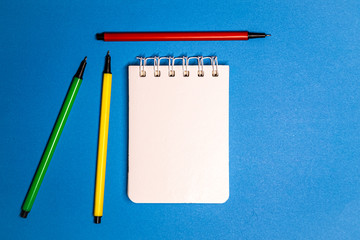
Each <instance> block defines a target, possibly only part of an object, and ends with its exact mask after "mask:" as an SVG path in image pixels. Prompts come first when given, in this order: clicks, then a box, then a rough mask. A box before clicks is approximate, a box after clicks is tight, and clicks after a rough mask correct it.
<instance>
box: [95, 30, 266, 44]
mask: <svg viewBox="0 0 360 240" xmlns="http://www.w3.org/2000/svg"><path fill="white" fill-rule="evenodd" d="M267 36H271V35H270V34H265V33H253V32H246V31H238V32H235V31H233V32H231V31H230V32H103V33H98V34H96V39H97V40H104V41H105V42H114V41H121V42H125V41H222V40H249V39H252V38H264V37H267Z"/></svg>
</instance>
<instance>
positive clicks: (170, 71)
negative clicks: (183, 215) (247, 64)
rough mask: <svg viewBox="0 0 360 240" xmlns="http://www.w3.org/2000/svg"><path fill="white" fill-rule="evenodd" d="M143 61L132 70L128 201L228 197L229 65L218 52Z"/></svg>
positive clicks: (207, 200)
mask: <svg viewBox="0 0 360 240" xmlns="http://www.w3.org/2000/svg"><path fill="white" fill-rule="evenodd" d="M139 59H140V64H139V65H137V66H129V68H128V71H129V153H128V154H129V156H128V157H129V165H128V196H129V198H130V200H131V201H133V202H135V203H224V202H226V201H227V199H228V197H229V66H226V65H218V61H217V58H216V57H180V58H173V57H161V58H160V57H152V58H139ZM194 62H195V64H196V65H189V63H194ZM163 64H165V65H163ZM178 64H179V65H178Z"/></svg>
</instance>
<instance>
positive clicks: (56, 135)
mask: <svg viewBox="0 0 360 240" xmlns="http://www.w3.org/2000/svg"><path fill="white" fill-rule="evenodd" d="M86 59H87V58H86V57H85V58H84V60H83V61H82V62H81V64H80V67H79V69H78V71H77V72H76V74H75V75H74V78H73V80H72V82H71V85H70V88H69V90H68V93H67V95H66V97H65V100H64V103H63V105H62V107H61V110H60V113H59V116H58V118H57V119H56V122H55V126H54V128H53V130H52V132H51V135H50V138H49V141H48V143H47V145H46V148H45V151H44V153H43V156H42V158H41V161H40V164H39V167H38V169H37V170H36V173H35V176H34V179H33V181H32V183H31V186H30V189H29V191H28V193H27V195H26V198H25V201H24V203H23V206H22V209H21V213H20V216H21V217H23V218H26V217H27V215H28V213H29V212H30V210H31V208H32V206H33V204H34V201H35V198H36V195H37V194H38V192H39V189H40V185H41V183H42V181H43V179H44V176H45V173H46V170H47V169H48V167H49V164H50V161H51V158H52V156H53V155H54V152H55V148H56V145H57V144H58V142H59V139H60V135H61V133H62V131H63V129H64V126H65V123H66V120H67V119H68V117H69V113H70V110H71V108H72V105H73V104H74V101H75V98H76V95H77V93H78V91H79V88H80V85H81V82H82V77H83V74H84V70H85V66H86Z"/></svg>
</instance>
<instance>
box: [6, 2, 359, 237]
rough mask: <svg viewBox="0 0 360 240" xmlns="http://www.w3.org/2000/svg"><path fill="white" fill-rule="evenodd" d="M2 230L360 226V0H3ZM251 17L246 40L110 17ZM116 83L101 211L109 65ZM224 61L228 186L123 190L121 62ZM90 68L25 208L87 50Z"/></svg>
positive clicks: (189, 232)
mask: <svg viewBox="0 0 360 240" xmlns="http://www.w3.org/2000/svg"><path fill="white" fill-rule="evenodd" d="M0 12H1V14H0V26H1V33H2V37H1V40H0V44H1V48H0V61H1V62H0V63H1V64H0V66H1V67H0V71H1V78H2V79H1V86H0V104H1V109H2V114H1V117H0V127H1V129H0V130H1V136H2V137H1V138H0V156H1V161H0V189H1V193H2V194H1V197H0V204H1V206H2V210H1V214H2V217H1V220H0V233H1V238H2V239H24V238H26V239H50V238H51V239H65V238H69V239H114V238H117V239H359V238H360V231H359V229H360V217H359V216H360V190H359V189H360V188H359V184H360V175H359V170H360V162H359V157H360V150H359V149H360V148H359V143H360V141H359V140H360V139H359V136H360V131H359V130H360V124H359V116H360V115H359V114H360V108H359V102H360V89H359V76H360V71H359V65H360V58H359V56H360V40H359V32H360V31H359V30H360V2H359V1H355V0H353V1H318V2H316V1H315V2H314V1H308V0H305V1H304V0H302V1H289V2H284V1H212V0H209V1H196V2H193V1H192V2H190V1H188V2H187V1H171V2H168V1H164V2H160V1H145V2H137V1H114V0H108V1H98V2H97V1H80V0H79V1H69V0H65V1H59V2H56V1H37V2H29V1H9V0H4V1H1V2H0ZM199 30H203V31H207V30H208V31H211V30H249V31H254V32H267V33H271V34H272V37H269V38H266V39H257V40H252V41H247V42H245V41H243V42H217V41H214V42H125V43H119V42H112V43H104V42H101V41H96V40H95V33H97V32H103V31H199ZM107 50H110V51H111V55H112V62H113V66H112V72H113V88H112V99H111V113H110V132H109V147H108V160H107V172H106V188H105V205H104V217H103V219H102V224H100V225H95V224H93V217H92V211H93V196H94V195H93V194H94V179H95V174H94V173H95V167H96V151H97V137H98V136H97V135H98V124H99V110H100V108H99V104H100V94H101V82H102V78H101V72H102V70H103V66H104V65H103V64H104V56H105V54H106V51H107ZM155 54H157V55H161V56H166V55H175V56H181V55H184V54H186V55H188V56H194V55H199V54H201V55H204V56H206V55H217V56H218V58H219V60H220V61H221V63H226V64H228V65H230V199H229V200H228V202H226V203H225V204H222V205H214V204H208V205H202V204H189V205H186V204H179V205H172V204H158V205H156V204H133V203H132V202H131V201H130V200H129V199H128V197H127V195H126V179H127V176H126V172H127V125H128V122H127V110H128V107H127V65H128V64H129V63H137V61H136V60H135V57H136V56H140V55H143V56H151V55H155ZM84 56H88V65H87V69H86V72H85V75H84V81H83V83H82V86H81V88H80V91H79V94H78V96H77V99H76V101H75V104H74V106H73V109H72V112H71V113H70V116H69V119H68V122H67V124H66V127H65V129H64V131H63V134H62V136H61V139H60V141H59V144H58V146H57V149H56V151H55V154H54V157H53V159H52V161H51V164H50V167H49V169H48V172H47V174H46V177H45V180H44V182H43V184H42V186H41V190H40V191H39V194H38V196H37V199H36V201H35V204H34V207H33V209H32V211H31V212H30V214H29V216H28V219H21V218H20V217H19V212H20V207H21V204H22V201H23V199H24V197H25V194H26V191H27V190H28V187H29V185H30V181H31V179H32V177H33V174H34V172H35V169H36V166H37V165H38V163H39V160H40V157H41V154H42V152H43V150H44V147H45V144H46V142H47V140H48V137H49V135H50V131H51V129H52V127H53V124H54V122H55V119H56V116H57V114H58V112H59V110H60V107H61V104H62V101H63V99H64V97H65V94H66V91H67V89H68V87H69V85H70V82H71V78H72V76H73V75H74V73H75V71H76V68H77V67H78V64H79V62H80V61H81V60H82V58H83V57H84Z"/></svg>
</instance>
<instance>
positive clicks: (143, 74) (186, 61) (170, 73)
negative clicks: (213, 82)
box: [137, 56, 219, 77]
mask: <svg viewBox="0 0 360 240" xmlns="http://www.w3.org/2000/svg"><path fill="white" fill-rule="evenodd" d="M137 59H139V61H140V65H139V75H140V77H146V71H145V66H146V62H147V61H148V60H153V61H154V76H155V77H160V76H161V72H160V65H161V64H160V62H161V61H162V60H167V61H168V76H169V77H175V70H174V66H175V62H176V61H178V60H181V61H182V72H183V76H184V77H189V76H190V71H189V70H188V66H189V61H190V60H191V59H195V60H196V61H197V65H198V71H197V75H198V77H204V76H205V73H204V60H205V59H210V64H211V67H212V76H213V77H217V76H219V71H218V65H219V64H218V59H217V57H216V56H209V57H203V56H196V57H186V56H183V57H171V56H168V57H158V56H154V57H147V58H145V57H137Z"/></svg>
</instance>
